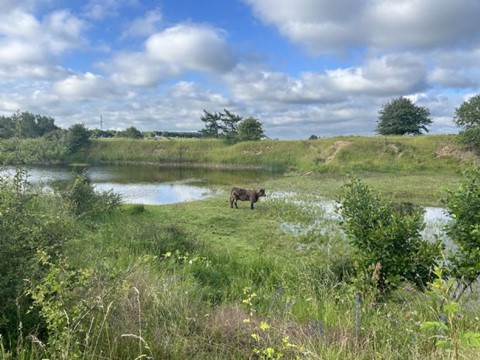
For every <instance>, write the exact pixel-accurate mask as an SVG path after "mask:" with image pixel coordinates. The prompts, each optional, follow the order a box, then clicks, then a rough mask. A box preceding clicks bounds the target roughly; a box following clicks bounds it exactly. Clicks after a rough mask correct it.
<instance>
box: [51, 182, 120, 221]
mask: <svg viewBox="0 0 480 360" xmlns="http://www.w3.org/2000/svg"><path fill="white" fill-rule="evenodd" d="M60 195H61V197H62V198H63V199H64V200H65V202H66V204H67V207H68V209H69V210H70V211H71V212H72V213H73V214H75V215H77V216H80V217H89V216H100V215H104V214H108V213H110V212H111V211H113V210H114V209H116V208H118V207H119V206H120V205H121V203H122V199H121V197H120V195H118V194H115V193H113V192H112V191H105V192H101V193H97V192H96V191H95V189H94V188H93V186H92V184H91V183H90V180H89V179H88V178H87V176H86V175H85V173H83V174H81V175H77V176H76V177H75V178H74V179H73V180H72V181H71V182H70V183H69V184H68V185H67V187H66V189H64V190H60Z"/></svg>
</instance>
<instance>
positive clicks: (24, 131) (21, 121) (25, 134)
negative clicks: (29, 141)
mask: <svg viewBox="0 0 480 360" xmlns="http://www.w3.org/2000/svg"><path fill="white" fill-rule="evenodd" d="M12 120H13V122H14V123H15V133H16V135H17V136H18V137H20V138H36V137H39V136H40V132H39V129H38V126H37V122H36V121H35V115H33V114H32V113H30V112H16V113H15V114H14V115H13V116H12Z"/></svg>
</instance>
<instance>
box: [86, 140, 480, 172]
mask: <svg viewBox="0 0 480 360" xmlns="http://www.w3.org/2000/svg"><path fill="white" fill-rule="evenodd" d="M84 157H85V158H86V159H87V160H88V162H93V163H102V162H110V163H111V162H136V163H139V162H140V163H141V162H143V163H151V164H176V165H179V164H183V165H191V166H214V167H215V166H224V167H262V168H267V169H272V170H275V169H278V170H283V171H285V170H291V169H296V170H300V171H319V172H334V173H339V172H340V173H347V172H352V171H379V172H392V171H393V172H398V171H401V172H412V171H415V172H418V171H427V172H428V171H430V172H437V171H441V172H450V173H452V172H455V171H458V170H459V169H460V168H461V166H462V165H463V164H465V163H467V162H469V161H472V160H475V159H476V157H475V156H474V155H471V154H470V153H468V152H466V151H465V149H463V148H462V147H461V146H460V145H458V144H457V142H456V136H455V135H432V136H418V137H354V136H350V137H335V138H328V139H318V140H308V141H302V140H292V141H287V140H265V141H261V142H243V143H238V144H234V145H228V144H226V143H225V142H223V141H221V140H215V139H211V140H206V139H200V140H199V139H171V140H163V141H158V140H128V139H102V140H94V141H93V144H92V146H91V148H90V149H89V151H88V153H87V154H86V155H84Z"/></svg>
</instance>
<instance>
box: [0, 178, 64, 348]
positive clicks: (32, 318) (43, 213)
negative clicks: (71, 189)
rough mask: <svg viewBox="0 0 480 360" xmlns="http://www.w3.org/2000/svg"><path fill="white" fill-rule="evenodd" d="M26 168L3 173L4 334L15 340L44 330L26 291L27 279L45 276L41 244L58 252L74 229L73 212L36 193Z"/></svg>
mask: <svg viewBox="0 0 480 360" xmlns="http://www.w3.org/2000/svg"><path fill="white" fill-rule="evenodd" d="M31 190H32V189H31V188H30V185H29V184H28V183H27V181H26V172H25V171H22V170H17V172H16V174H15V176H14V177H13V179H10V178H8V177H6V176H3V177H0V274H1V275H0V299H1V302H0V334H2V335H4V336H6V337H7V339H9V341H10V342H11V343H13V342H14V340H15V339H16V336H17V329H18V328H19V325H20V323H21V324H22V329H23V330H22V331H24V332H26V333H32V332H36V331H38V328H39V326H40V325H39V324H41V321H40V319H39V318H38V316H37V315H36V314H35V312H28V313H27V310H28V309H29V307H30V305H31V299H30V298H29V297H28V296H26V295H25V293H24V290H25V280H24V279H26V278H29V279H36V278H39V277H41V276H42V274H43V269H42V268H41V267H38V264H36V263H35V261H34V258H35V254H36V253H37V251H38V250H43V251H45V252H46V253H48V254H51V255H52V256H55V255H56V254H57V253H58V252H59V251H60V250H61V246H62V244H63V243H64V242H65V241H67V240H68V239H69V238H70V236H71V235H72V234H73V231H72V230H73V226H72V224H71V223H70V221H69V217H68V216H65V214H62V213H61V207H56V206H52V205H53V204H52V203H51V200H52V199H49V198H47V197H46V196H44V195H41V194H33V193H32V191H31Z"/></svg>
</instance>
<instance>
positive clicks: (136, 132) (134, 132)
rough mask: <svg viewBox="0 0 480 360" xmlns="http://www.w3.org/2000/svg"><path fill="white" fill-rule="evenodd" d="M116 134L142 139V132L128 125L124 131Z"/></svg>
mask: <svg viewBox="0 0 480 360" xmlns="http://www.w3.org/2000/svg"><path fill="white" fill-rule="evenodd" d="M117 135H118V134H117ZM118 136H121V137H126V138H130V139H143V134H142V132H141V131H140V130H138V129H137V128H136V127H135V126H130V127H129V128H128V129H126V130H125V131H122V132H121V135H118Z"/></svg>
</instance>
